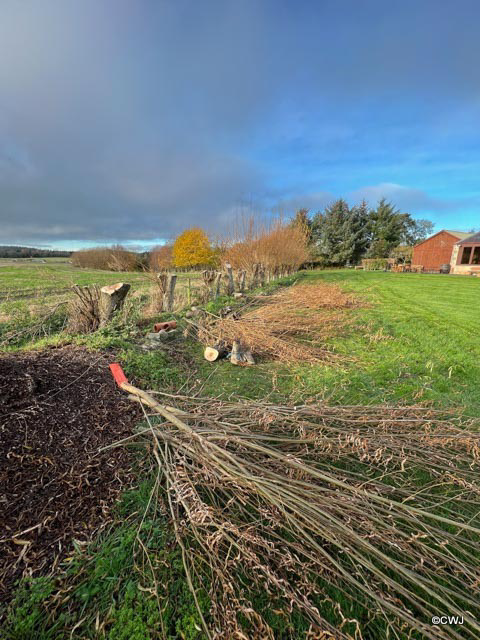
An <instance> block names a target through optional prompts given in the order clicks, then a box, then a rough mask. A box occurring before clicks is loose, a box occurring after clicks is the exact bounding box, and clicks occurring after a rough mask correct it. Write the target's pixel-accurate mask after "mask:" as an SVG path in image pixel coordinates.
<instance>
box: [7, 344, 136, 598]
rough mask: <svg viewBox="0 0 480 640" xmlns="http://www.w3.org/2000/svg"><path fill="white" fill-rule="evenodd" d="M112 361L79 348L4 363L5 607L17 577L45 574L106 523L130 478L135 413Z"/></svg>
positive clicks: (9, 358)
mask: <svg viewBox="0 0 480 640" xmlns="http://www.w3.org/2000/svg"><path fill="white" fill-rule="evenodd" d="M107 363H108V358H107V357H106V356H103V355H99V354H98V353H97V354H95V355H92V354H90V353H89V352H87V351H86V350H82V349H74V348H69V347H66V348H61V349H48V350H45V351H41V352H26V353H21V354H20V353H17V354H15V355H2V356H0V455H1V457H2V460H3V461H2V465H1V471H0V493H1V496H0V522H1V523H2V533H1V538H0V557H1V560H0V600H1V601H2V602H3V603H5V602H6V601H7V598H8V597H9V595H10V593H11V589H12V587H13V584H14V582H15V581H16V580H17V579H19V578H20V577H21V576H27V575H37V574H39V573H47V572H48V571H49V570H51V569H53V568H54V567H55V566H56V565H57V564H58V562H59V561H60V560H61V559H62V558H63V557H65V555H66V554H67V553H68V552H70V551H71V545H72V539H76V540H77V541H79V542H80V543H81V542H82V541H86V540H87V539H88V538H89V536H90V535H91V534H92V533H93V532H94V531H95V530H97V529H99V528H100V527H101V526H103V525H104V524H105V523H106V522H107V521H108V518H109V515H108V512H109V508H110V507H111V506H112V505H113V503H114V502H115V500H116V498H117V495H118V493H119V491H120V490H121V489H122V488H124V487H125V486H126V485H128V484H129V483H130V481H131V479H132V471H131V468H130V466H131V465H130V457H129V455H128V452H127V451H120V452H118V455H115V456H111V455H109V454H105V453H104V454H100V455H99V454H98V449H99V448H100V447H102V446H104V445H107V444H109V443H111V442H114V441H115V440H117V439H118V438H119V437H124V436H126V435H129V434H130V433H131V431H132V429H133V427H134V425H135V423H136V422H137V421H138V419H139V412H138V410H137V409H136V408H135V407H134V406H132V405H131V403H128V401H126V399H124V398H122V397H120V394H119V393H118V392H117V391H116V390H115V388H114V385H113V383H112V380H111V377H110V375H109V373H108V368H107Z"/></svg>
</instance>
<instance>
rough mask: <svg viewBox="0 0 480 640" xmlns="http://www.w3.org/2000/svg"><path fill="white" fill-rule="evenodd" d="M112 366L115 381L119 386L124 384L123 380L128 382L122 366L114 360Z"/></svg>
mask: <svg viewBox="0 0 480 640" xmlns="http://www.w3.org/2000/svg"><path fill="white" fill-rule="evenodd" d="M109 366H110V371H111V372H112V376H113V377H114V379H115V382H116V383H117V384H118V386H119V387H121V386H122V383H123V382H128V380H127V376H126V375H125V374H124V373H123V369H122V367H121V366H120V365H119V364H118V362H113V363H112V364H111V365H109Z"/></svg>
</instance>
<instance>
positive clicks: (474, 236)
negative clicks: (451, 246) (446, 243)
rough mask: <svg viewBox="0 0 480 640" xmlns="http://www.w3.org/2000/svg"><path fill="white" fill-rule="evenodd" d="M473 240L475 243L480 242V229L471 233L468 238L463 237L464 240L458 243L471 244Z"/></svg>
mask: <svg viewBox="0 0 480 640" xmlns="http://www.w3.org/2000/svg"><path fill="white" fill-rule="evenodd" d="M471 242H473V243H474V244H480V231H478V232H477V233H470V234H469V235H468V236H467V237H466V238H462V240H460V242H457V243H456V244H470V243H471Z"/></svg>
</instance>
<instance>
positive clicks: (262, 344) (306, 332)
mask: <svg viewBox="0 0 480 640" xmlns="http://www.w3.org/2000/svg"><path fill="white" fill-rule="evenodd" d="M358 306H359V301H358V299H357V298H355V297H354V296H353V295H352V294H348V293H345V292H343V291H342V290H341V289H340V288H339V287H338V286H336V285H330V284H319V285H296V286H293V287H289V288H288V289H284V290H282V291H280V292H278V293H276V294H274V295H272V296H265V297H262V305H261V306H259V307H257V308H255V309H251V310H249V311H247V312H246V313H242V314H241V316H240V317H238V318H233V317H232V316H228V317H225V318H221V319H219V320H218V322H216V323H215V326H214V327H213V328H212V327H209V328H208V334H207V335H201V336H200V338H201V339H203V341H204V342H208V340H209V337H210V334H211V333H212V330H213V331H214V332H215V333H216V335H217V337H218V338H219V339H220V340H223V341H224V342H226V343H229V344H231V343H232V342H233V341H234V340H238V341H240V342H242V343H243V344H244V345H246V346H247V347H248V348H249V349H250V350H251V351H253V352H254V353H256V354H258V355H264V356H271V357H274V358H276V359H277V360H281V361H283V362H310V363H317V362H325V361H327V362H328V361H332V360H338V355H336V354H334V353H333V352H332V351H331V350H329V349H327V348H326V347H325V340H327V339H328V338H331V337H332V336H335V335H337V334H338V332H339V331H340V330H341V329H344V328H345V326H347V325H348V324H349V322H351V320H352V317H351V316H350V317H347V316H346V315H345V313H344V311H343V310H345V309H350V308H353V307H358Z"/></svg>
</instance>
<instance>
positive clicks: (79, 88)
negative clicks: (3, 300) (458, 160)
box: [0, 0, 480, 244]
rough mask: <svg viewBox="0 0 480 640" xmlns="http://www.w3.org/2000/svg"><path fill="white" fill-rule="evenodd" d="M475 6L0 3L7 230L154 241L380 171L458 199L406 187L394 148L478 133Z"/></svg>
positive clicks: (418, 195) (9, 235) (16, 234)
mask: <svg viewBox="0 0 480 640" xmlns="http://www.w3.org/2000/svg"><path fill="white" fill-rule="evenodd" d="M479 15H480V11H479V8H478V5H477V3H475V2H470V1H468V0H463V1H460V2H455V3H454V2H453V1H450V0H444V1H443V2H441V3H438V2H433V1H430V0H426V1H425V2H422V3H418V2H413V1H412V0H406V1H405V2H402V3H393V6H392V3H385V2H380V1H378V2H377V1H373V0H371V1H366V2H362V3H359V2H357V1H356V0H355V1H354V0H351V1H346V0H341V1H340V2H329V1H326V2H321V3H314V2H312V3H310V2H300V3H288V2H287V3H279V2H276V1H275V2H274V1H273V0H271V1H269V0H265V2H258V0H243V1H242V2H233V1H231V2H230V1H220V0H218V1H213V0H212V1H206V2H202V3H197V2H192V1H186V0H178V1H176V2H169V1H168V2H167V1H158V2H149V1H148V0H137V1H136V2H131V1H129V0H115V1H114V0H104V1H103V2H98V1H97V0H82V1H78V0H22V2H19V1H18V0H3V2H2V3H1V5H0V243H14V242H16V243H25V244H35V243H50V242H54V243H61V242H62V241H69V240H74V241H77V242H79V243H90V242H95V241H98V242H114V241H125V242H128V241H132V242H149V241H155V240H156V239H158V238H168V237H170V236H172V235H174V234H176V233H177V232H178V231H179V230H181V229H182V228H184V227H185V226H188V225H191V224H201V225H202V226H204V227H206V228H208V229H209V230H212V231H218V230H220V229H221V228H222V227H223V228H224V227H225V226H226V225H227V224H228V223H229V221H230V220H231V219H232V218H233V217H234V216H235V215H237V214H238V212H239V211H245V210H250V209H255V208H258V209H262V210H265V209H267V208H269V207H276V208H280V209H282V210H288V211H290V210H293V209H295V208H297V206H307V207H309V208H311V209H317V208H322V207H323V206H324V205H325V204H326V203H328V201H330V200H331V199H333V197H334V195H333V194H337V195H341V194H342V193H343V194H345V193H350V192H355V193H358V194H367V195H368V196H371V197H372V198H373V197H376V195H377V193H379V191H378V189H379V188H380V190H381V189H385V188H386V189H387V191H389V193H391V194H392V197H393V196H395V198H396V199H398V205H399V206H401V207H402V208H403V207H408V206H412V207H416V208H417V209H418V210H420V209H422V207H427V208H428V207H430V208H432V209H435V210H437V211H441V210H442V206H444V207H445V209H448V207H450V206H452V202H454V201H455V198H452V197H444V198H442V197H437V196H433V195H432V196H427V195H426V193H427V192H428V193H429V192H430V191H431V188H430V186H426V187H425V188H422V189H420V188H418V187H417V186H413V187H411V188H410V187H409V188H407V187H402V186H399V185H400V184H402V185H408V184H412V182H411V181H410V180H409V176H406V175H405V176H402V177H401V179H398V178H397V176H396V175H395V171H396V168H395V167H394V155H395V154H397V155H398V156H400V157H401V158H402V162H405V161H406V159H408V157H409V155H412V154H413V153H415V154H417V156H416V157H419V154H421V152H422V150H423V148H424V147H425V145H426V144H427V143H429V142H432V141H433V142H432V144H433V143H434V144H433V146H435V144H436V145H437V147H438V145H440V146H441V145H442V144H443V145H444V146H445V148H447V147H448V148H451V147H452V140H456V139H457V138H456V136H457V137H458V131H459V126H460V130H461V134H462V136H464V138H465V139H468V137H469V136H470V137H471V132H472V130H473V128H474V127H475V126H476V125H475V123H476V122H477V118H476V117H477V115H478V114H479V111H480V100H479V87H480V84H479V82H478V80H479V77H478V75H479V69H480V65H478V64H474V61H475V60H477V61H478V59H479V57H480V56H479V53H480V38H479V37H478V35H479V34H478V24H479V21H478V17H479ZM459 114H467V115H466V116H465V117H462V116H461V115H459ZM459 122H461V123H462V124H461V125H459ZM466 123H467V124H466ZM425 127H426V128H427V129H428V130H429V131H431V132H434V133H435V136H433V135H432V137H431V138H430V139H428V140H427V139H425V137H424V135H423V132H422V128H425ZM462 127H463V128H462ZM442 141H443V142H442ZM474 153H475V152H474V151H471V152H470V158H472V154H474ZM438 156H439V157H441V158H442V161H443V162H445V156H444V148H443V147H442V148H439V150H438ZM477 160H478V158H473V159H472V163H473V166H477ZM373 165H375V170H373V169H372V170H371V171H370V172H368V171H367V170H366V168H368V167H369V166H372V167H373ZM382 167H383V169H382ZM390 167H393V168H390ZM368 184H373V185H375V184H376V185H379V187H364V186H362V185H368ZM392 185H393V186H392ZM302 193H303V194H306V195H304V196H299V195H297V194H302ZM422 194H423V195H422ZM366 197H367V196H366ZM422 198H423V200H422ZM249 202H250V205H246V204H245V203H249ZM442 203H443V204H442Z"/></svg>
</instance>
